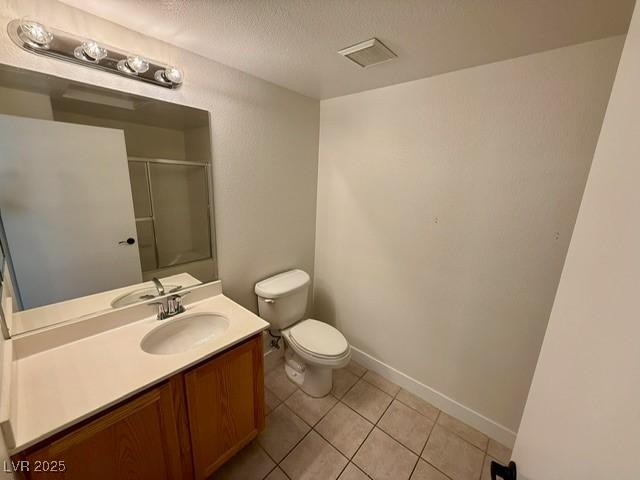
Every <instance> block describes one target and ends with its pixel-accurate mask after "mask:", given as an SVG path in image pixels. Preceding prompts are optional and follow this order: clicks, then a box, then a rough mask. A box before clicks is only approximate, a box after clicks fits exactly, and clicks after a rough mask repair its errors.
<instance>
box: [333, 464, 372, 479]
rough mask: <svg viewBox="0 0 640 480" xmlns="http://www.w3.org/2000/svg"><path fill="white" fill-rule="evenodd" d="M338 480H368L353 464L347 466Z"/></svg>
mask: <svg viewBox="0 0 640 480" xmlns="http://www.w3.org/2000/svg"><path fill="white" fill-rule="evenodd" d="M338 480H369V477H367V475H366V474H365V473H363V472H362V470H360V469H359V468H358V467H356V466H355V465H354V464H353V463H350V464H349V465H347V468H345V469H344V471H343V472H342V475H340V477H338Z"/></svg>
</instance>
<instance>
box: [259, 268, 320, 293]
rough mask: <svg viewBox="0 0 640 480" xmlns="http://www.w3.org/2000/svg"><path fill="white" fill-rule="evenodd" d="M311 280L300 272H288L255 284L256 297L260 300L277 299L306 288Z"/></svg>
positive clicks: (304, 273) (305, 273)
mask: <svg viewBox="0 0 640 480" xmlns="http://www.w3.org/2000/svg"><path fill="white" fill-rule="evenodd" d="M310 281H311V278H310V277H309V274H308V273H307V272H304V271H302V270H298V269H296V270H289V271H287V272H282V273H279V274H278V275H274V276H273V277H269V278H266V279H264V280H262V281H261V282H258V283H256V288H255V292H256V295H258V296H259V297H262V298H278V297H282V296H284V295H287V294H289V293H292V292H294V291H296V290H298V289H300V288H302V287H306V286H307V285H308V284H309V282H310Z"/></svg>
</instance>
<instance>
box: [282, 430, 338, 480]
mask: <svg viewBox="0 0 640 480" xmlns="http://www.w3.org/2000/svg"><path fill="white" fill-rule="evenodd" d="M347 462H348V460H347V459H346V458H345V457H344V456H342V455H341V454H340V452H338V450H336V449H335V448H333V447H332V446H331V445H330V444H329V443H328V442H327V441H326V440H324V439H323V438H322V437H321V436H320V435H318V434H317V433H316V432H314V431H313V430H312V431H311V432H309V434H308V435H307V436H306V437H304V440H302V441H301V442H300V443H299V444H298V445H297V446H296V448H294V449H293V451H292V452H291V453H290V454H289V455H287V457H286V458H285V459H284V460H283V461H282V463H281V464H280V468H282V470H284V472H285V473H286V474H287V476H288V477H289V478H291V479H292V480H335V479H337V478H338V475H340V472H342V470H343V469H344V467H345V466H346V465H347Z"/></svg>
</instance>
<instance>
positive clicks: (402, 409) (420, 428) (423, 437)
mask: <svg viewBox="0 0 640 480" xmlns="http://www.w3.org/2000/svg"><path fill="white" fill-rule="evenodd" d="M378 428H381V429H382V430H384V431H385V432H386V433H388V434H389V435H391V436H392V437H393V438H395V439H396V440H397V441H399V442H400V443H401V444H403V445H404V446H405V447H407V448H408V449H410V450H412V451H413V452H415V453H417V454H418V455H420V453H421V452H422V449H423V447H424V445H425V443H427V438H428V437H429V433H431V429H432V428H433V422H432V421H431V420H429V419H428V418H426V417H424V416H422V415H420V414H419V413H418V412H416V411H415V410H414V409H412V408H410V407H407V406H406V405H405V404H404V403H401V402H398V401H397V400H394V401H393V403H392V404H391V405H390V406H389V408H388V409H387V411H386V412H385V413H384V415H383V416H382V418H381V419H380V421H379V422H378Z"/></svg>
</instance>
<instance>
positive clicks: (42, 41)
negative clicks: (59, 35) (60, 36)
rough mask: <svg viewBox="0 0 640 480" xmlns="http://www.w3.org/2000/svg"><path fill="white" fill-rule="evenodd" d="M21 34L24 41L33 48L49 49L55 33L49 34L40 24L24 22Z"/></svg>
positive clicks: (29, 21) (21, 23) (22, 22)
mask: <svg viewBox="0 0 640 480" xmlns="http://www.w3.org/2000/svg"><path fill="white" fill-rule="evenodd" d="M20 32H21V33H22V38H23V40H25V41H26V43H28V44H29V45H31V46H33V47H39V48H47V47H48V46H49V43H51V41H52V40H53V33H51V32H49V31H48V30H47V29H46V28H45V27H44V26H43V25H41V24H40V23H38V22H34V21H31V20H22V21H21V22H20Z"/></svg>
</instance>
